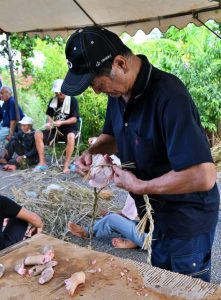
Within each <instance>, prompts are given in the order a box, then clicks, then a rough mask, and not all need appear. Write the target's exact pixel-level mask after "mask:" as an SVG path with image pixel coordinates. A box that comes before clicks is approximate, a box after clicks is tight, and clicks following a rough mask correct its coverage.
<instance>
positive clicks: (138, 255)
mask: <svg viewBox="0 0 221 300" xmlns="http://www.w3.org/2000/svg"><path fill="white" fill-rule="evenodd" d="M34 176H35V175H34V174H33V177H34ZM65 176H68V175H64V179H65V180H67V179H68V178H66V177H65ZM0 178H1V180H0V193H1V194H4V195H9V196H11V194H10V193H8V192H7V191H8V190H10V186H12V185H18V186H21V184H22V180H23V179H22V178H21V177H19V176H17V174H16V173H13V174H11V173H8V172H3V171H1V170H0ZM29 179H30V180H31V178H29ZM69 180H74V181H79V182H80V181H81V179H80V178H79V177H77V176H73V175H71V176H70V177H69ZM217 184H218V186H219V189H220V190H221V172H220V173H218V176H217ZM125 198H126V193H125V192H123V191H120V190H119V191H118V197H117V199H116V200H115V201H117V202H118V204H119V203H120V205H121V206H123V204H124V201H125ZM70 241H72V242H74V243H76V244H79V245H80V246H87V245H88V241H85V240H82V239H80V238H77V237H71V238H70ZM92 247H93V249H94V250H97V251H101V252H106V253H110V254H113V255H116V256H120V257H122V258H129V259H132V260H136V261H139V262H145V261H146V252H145V251H142V250H140V249H132V250H130V249H128V250H123V249H114V248H113V247H112V246H111V243H110V240H108V239H107V240H104V239H102V240H99V239H94V241H93V245H92ZM220 270H221V211H220V213H219V221H218V225H217V229H216V235H215V241H214V245H213V251H212V280H211V281H212V282H213V283H221V271H220Z"/></svg>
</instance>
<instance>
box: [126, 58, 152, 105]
mask: <svg viewBox="0 0 221 300" xmlns="http://www.w3.org/2000/svg"><path fill="white" fill-rule="evenodd" d="M138 57H139V58H140V59H141V60H142V65H141V68H140V72H139V73H138V76H137V78H136V80H135V83H134V86H133V89H132V93H131V97H130V100H129V102H131V101H132V102H133V101H136V100H137V99H138V98H139V97H140V96H141V95H142V94H143V92H144V90H145V89H146V88H147V86H148V83H149V79H150V76H151V72H152V65H151V64H150V63H149V61H148V59H147V58H146V56H144V55H138Z"/></svg>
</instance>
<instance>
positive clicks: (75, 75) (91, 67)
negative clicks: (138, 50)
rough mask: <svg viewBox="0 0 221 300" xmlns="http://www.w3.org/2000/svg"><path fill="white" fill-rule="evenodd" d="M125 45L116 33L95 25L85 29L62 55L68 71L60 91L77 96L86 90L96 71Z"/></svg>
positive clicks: (69, 41)
mask: <svg viewBox="0 0 221 300" xmlns="http://www.w3.org/2000/svg"><path fill="white" fill-rule="evenodd" d="M124 47H125V45H124V43H123V42H122V41H121V39H120V38H119V37H118V35H116V34H115V33H113V32H111V31H109V30H107V29H105V28H102V27H98V26H93V27H84V28H81V29H79V30H77V31H76V32H75V33H73V34H72V35H71V36H70V38H69V39H68V41H67V44H66V49H65V54H66V59H67V64H68V67H69V71H68V73H67V75H66V77H65V79H64V82H63V84H62V87H61V92H62V93H63V94H65V95H69V96H76V95H79V94H81V93H82V92H83V91H85V90H86V89H87V88H88V86H89V85H90V84H91V82H92V80H93V78H94V77H95V76H96V74H97V73H99V69H101V68H102V66H104V64H105V63H107V62H108V61H111V60H113V59H114V58H115V56H117V55H118V54H120V53H121V51H122V49H123V48H124Z"/></svg>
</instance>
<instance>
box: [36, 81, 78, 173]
mask: <svg viewBox="0 0 221 300" xmlns="http://www.w3.org/2000/svg"><path fill="white" fill-rule="evenodd" d="M62 83H63V80H62V79H56V80H55V81H54V84H53V88H52V91H53V92H54V93H55V97H54V98H52V99H51V100H50V102H49V104H48V108H47V111H46V115H47V123H46V124H45V128H46V130H43V132H41V131H39V130H38V131H36V133H35V142H36V148H37V151H38V155H39V164H38V165H37V166H36V167H35V168H34V171H36V172H39V171H44V170H46V169H47V168H48V166H47V163H46V160H45V155H44V144H46V145H49V144H50V142H53V141H54V140H55V141H64V142H66V144H67V146H66V159H65V162H64V173H70V169H69V165H70V161H71V155H72V153H73V151H74V145H75V138H76V134H77V131H78V126H77V119H78V117H79V111H78V102H77V99H76V98H75V97H69V96H65V95H64V94H63V93H61V85H62Z"/></svg>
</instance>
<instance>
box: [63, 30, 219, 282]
mask: <svg viewBox="0 0 221 300" xmlns="http://www.w3.org/2000/svg"><path fill="white" fill-rule="evenodd" d="M66 58H67V60H68V66H69V72H68V74H67V76H66V78H65V80H64V83H63V85H62V89H61V90H62V91H63V92H64V93H65V94H69V95H77V94H79V93H81V92H83V91H84V90H85V89H86V88H87V87H88V86H89V85H91V86H92V88H93V89H94V91H95V92H96V93H100V92H104V93H106V94H108V98H109V99H108V105H107V112H106V118H105V124H104V127H103V134H101V135H100V136H99V138H98V139H97V141H96V143H95V144H94V145H92V146H91V147H90V148H89V149H88V150H86V151H85V152H84V153H83V154H82V156H81V157H80V158H79V159H78V161H77V162H76V166H77V167H78V170H79V172H80V173H82V174H84V173H85V172H87V170H88V169H89V167H90V164H91V155H92V154H96V153H102V154H109V155H110V154H113V153H115V152H117V151H118V153H119V156H120V159H121V162H122V163H123V162H128V161H129V162H134V163H135V166H136V169H135V170H134V171H133V174H132V173H131V172H128V171H124V170H122V169H121V168H119V167H117V166H115V167H114V181H115V183H116V185H117V186H119V187H121V188H124V189H125V190H127V191H129V192H130V193H131V195H132V197H133V198H134V199H135V202H136V206H137V209H138V213H139V216H140V217H142V216H143V215H144V213H145V210H144V204H145V202H144V199H143V195H144V194H148V196H149V198H150V203H151V205H152V208H153V210H154V213H153V218H154V222H155V229H154V234H153V241H152V264H153V265H154V266H157V267H160V268H164V269H167V270H171V271H174V272H179V273H182V274H187V275H191V276H193V277H198V278H201V279H203V280H205V281H209V280H210V268H211V248H212V243H213V239H214V233H215V227H216V223H217V218H218V207H219V192H218V189H217V186H216V171H215V167H214V164H213V160H212V157H211V154H210V149H209V146H208V142H207V138H206V135H205V133H204V131H203V128H202V127H201V124H200V118H199V115H198V112H197V109H196V107H195V105H194V103H193V101H192V99H191V96H190V94H189V93H188V91H187V89H186V87H185V86H184V85H183V83H182V82H181V81H180V80H179V79H178V78H177V77H175V76H173V75H172V74H168V73H166V72H163V71H160V70H158V69H157V68H155V67H154V66H152V65H151V64H150V63H149V61H148V60H147V58H146V57H145V56H143V55H138V56H136V55H134V54H133V53H132V52H131V51H130V49H128V48H127V47H126V46H125V45H124V44H123V43H122V41H121V40H120V39H119V38H118V36H117V35H115V34H114V33H112V32H110V31H108V30H106V29H104V28H97V27H88V28H83V29H80V30H79V31H77V32H76V33H74V34H73V35H72V36H71V37H70V38H69V40H68V42H67V45H66ZM147 231H148V228H147Z"/></svg>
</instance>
